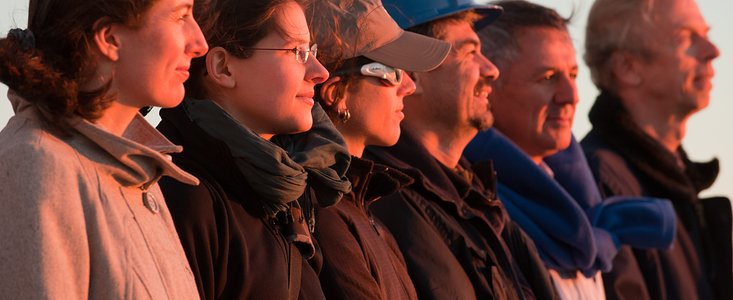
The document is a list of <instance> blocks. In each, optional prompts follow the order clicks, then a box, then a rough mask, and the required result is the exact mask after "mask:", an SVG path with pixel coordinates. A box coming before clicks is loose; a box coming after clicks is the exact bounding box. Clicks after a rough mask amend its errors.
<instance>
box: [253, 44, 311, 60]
mask: <svg viewBox="0 0 733 300" xmlns="http://www.w3.org/2000/svg"><path fill="white" fill-rule="evenodd" d="M242 50H269V51H290V52H293V53H295V60H296V61H298V62H299V63H301V64H304V63H306V62H308V58H309V57H311V56H313V58H316V56H318V44H313V45H312V46H310V47H308V46H307V45H300V46H297V47H295V48H292V49H286V48H242Z"/></svg>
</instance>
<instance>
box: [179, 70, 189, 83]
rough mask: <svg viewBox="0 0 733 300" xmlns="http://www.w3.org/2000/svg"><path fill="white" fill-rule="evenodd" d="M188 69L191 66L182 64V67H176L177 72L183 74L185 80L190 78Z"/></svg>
mask: <svg viewBox="0 0 733 300" xmlns="http://www.w3.org/2000/svg"><path fill="white" fill-rule="evenodd" d="M188 69H189V66H181V67H178V68H176V72H178V74H181V76H183V80H184V81H185V80H186V79H188V76H189V73H188Z"/></svg>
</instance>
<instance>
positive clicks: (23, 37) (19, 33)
mask: <svg viewBox="0 0 733 300" xmlns="http://www.w3.org/2000/svg"><path fill="white" fill-rule="evenodd" d="M8 39H10V40H11V41H14V42H16V43H18V45H20V48H21V49H23V51H30V50H32V49H35V48H36V38H35V37H34V36H33V32H31V31H30V29H20V28H13V29H10V32H8Z"/></svg>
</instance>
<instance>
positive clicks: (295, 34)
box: [275, 1, 310, 42]
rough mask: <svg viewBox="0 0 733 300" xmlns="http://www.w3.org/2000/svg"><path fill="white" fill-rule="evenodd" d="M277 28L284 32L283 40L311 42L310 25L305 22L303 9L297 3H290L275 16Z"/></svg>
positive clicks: (283, 6) (284, 5)
mask: <svg viewBox="0 0 733 300" xmlns="http://www.w3.org/2000/svg"><path fill="white" fill-rule="evenodd" d="M275 20H276V22H277V26H279V27H280V30H281V31H282V35H283V38H284V39H286V40H291V41H296V42H308V41H310V32H309V30H308V23H307V22H306V20H305V13H304V12H303V8H302V7H301V6H300V5H299V4H298V3H296V2H295V1H289V2H286V3H284V4H282V6H281V7H280V9H278V11H277V15H276V16H275Z"/></svg>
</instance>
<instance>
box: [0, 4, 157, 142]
mask: <svg viewBox="0 0 733 300" xmlns="http://www.w3.org/2000/svg"><path fill="white" fill-rule="evenodd" d="M154 2H155V0H95V1H89V0H31V1H30V7H29V10H28V30H27V31H22V34H18V33H21V30H18V29H15V32H14V33H15V34H9V36H8V37H6V38H3V39H0V81H1V82H3V83H5V84H6V85H7V86H8V87H9V88H10V89H12V90H14V91H15V92H16V93H18V95H20V96H21V97H23V98H25V99H26V100H27V101H30V102H31V103H33V104H34V105H35V106H36V107H37V108H38V110H39V111H40V113H41V114H42V116H43V117H44V120H45V121H46V122H47V123H49V124H50V125H52V126H53V127H55V128H56V129H60V130H62V131H63V130H64V129H65V128H68V124H67V123H66V120H68V118H70V117H73V116H80V117H82V118H84V119H88V120H95V119H98V118H99V117H101V116H102V114H103V112H104V110H105V109H106V108H107V107H109V105H110V103H111V101H112V97H109V95H106V93H107V91H108V87H109V85H107V86H105V87H103V88H101V89H99V90H96V91H91V92H87V91H85V92H83V91H80V86H82V85H83V84H85V83H87V82H88V81H89V79H90V77H91V76H92V75H93V73H94V72H95V66H96V60H95V59H94V58H93V53H94V52H93V49H94V48H93V47H94V44H93V43H94V41H93V34H94V31H95V30H96V29H97V28H100V27H101V26H105V25H107V24H113V23H119V24H125V25H128V26H131V27H136V26H138V25H139V23H140V22H141V20H142V17H143V14H144V13H145V12H146V11H147V10H148V9H149V8H150V7H151V6H152V4H153V3H154ZM95 26H96V27H95Z"/></svg>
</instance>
